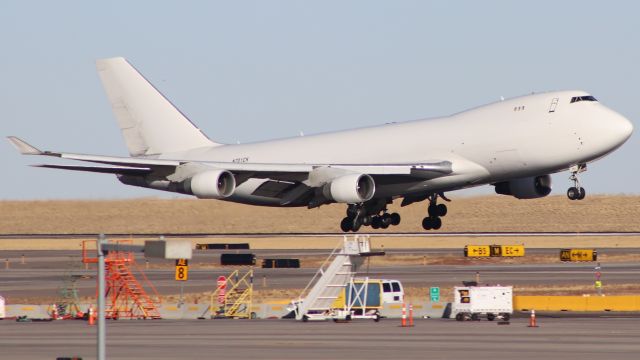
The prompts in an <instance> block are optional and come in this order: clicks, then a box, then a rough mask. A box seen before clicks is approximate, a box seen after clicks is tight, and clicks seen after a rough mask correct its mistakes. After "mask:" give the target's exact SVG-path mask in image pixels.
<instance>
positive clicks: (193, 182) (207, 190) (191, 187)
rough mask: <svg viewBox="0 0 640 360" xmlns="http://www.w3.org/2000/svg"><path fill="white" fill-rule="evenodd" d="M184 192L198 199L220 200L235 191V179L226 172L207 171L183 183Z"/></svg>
mask: <svg viewBox="0 0 640 360" xmlns="http://www.w3.org/2000/svg"><path fill="white" fill-rule="evenodd" d="M183 187H184V192H185V193H187V194H192V195H195V196H197V197H198V198H199V199H222V198H226V197H228V196H230V195H231V194H233V192H234V191H235V189H236V179H235V177H233V174H232V173H230V172H229V171H227V170H207V171H203V172H200V173H197V174H195V175H194V176H193V177H191V178H189V179H187V180H185V181H184V182H183Z"/></svg>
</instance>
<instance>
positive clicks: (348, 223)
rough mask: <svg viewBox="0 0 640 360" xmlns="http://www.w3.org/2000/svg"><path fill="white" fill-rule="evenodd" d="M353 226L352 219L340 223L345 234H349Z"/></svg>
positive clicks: (345, 219)
mask: <svg viewBox="0 0 640 360" xmlns="http://www.w3.org/2000/svg"><path fill="white" fill-rule="evenodd" d="M351 224H353V219H351V218H350V217H345V218H344V219H342V221H341V222H340V229H341V230H342V231H343V232H349V231H351Z"/></svg>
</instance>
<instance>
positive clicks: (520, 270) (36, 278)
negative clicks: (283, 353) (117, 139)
mask: <svg viewBox="0 0 640 360" xmlns="http://www.w3.org/2000/svg"><path fill="white" fill-rule="evenodd" d="M599 251H600V253H601V254H602V253H608V254H614V253H617V254H620V253H624V254H634V253H635V254H638V253H640V249H621V248H615V249H600V250H599ZM253 252H254V253H256V254H257V255H258V257H259V258H265V257H278V256H290V257H296V256H313V255H317V256H320V255H323V254H326V250H304V251H299V250H297V251H273V250H268V251H267V250H257V251H253ZM388 253H390V254H398V255H407V254H411V255H414V256H415V255H420V254H424V255H452V254H459V253H460V251H458V250H451V249H426V250H406V249H403V250H388ZM527 253H528V254H529V255H532V254H545V253H548V254H554V255H555V254H557V253H558V250H557V249H556V250H551V249H532V250H531V251H529V250H528V252H527ZM22 254H24V255H25V257H26V264H24V265H23V264H20V257H21V255H22ZM219 255H220V252H217V251H196V252H195V253H194V258H193V259H192V260H191V262H192V264H194V263H201V264H207V263H209V264H217V263H219ZM323 256H324V255H323ZM2 258H9V259H10V261H11V265H10V269H9V270H5V269H3V268H0V293H1V294H2V295H3V296H4V297H6V298H8V299H9V301H11V299H12V298H16V297H19V298H25V297H29V298H32V297H33V298H37V297H50V298H54V297H55V296H56V291H57V289H58V287H60V286H61V285H62V284H63V278H64V276H65V274H68V273H69V269H73V271H72V273H73V274H77V275H84V276H85V278H84V279H80V280H78V281H77V287H78V289H79V294H80V296H93V295H94V294H95V280H94V278H93V277H94V276H95V272H96V271H95V264H92V270H89V271H86V270H84V267H83V264H82V263H81V262H80V258H79V251H53V250H52V251H3V252H2V253H1V254H0V260H1V259H2ZM138 262H139V263H140V264H144V259H142V258H141V259H140V260H139V261H138ZM303 262H304V260H303ZM151 265H152V268H151V269H150V270H147V271H146V274H147V276H148V278H149V279H150V280H151V281H152V282H153V284H154V286H155V287H156V288H157V289H158V291H159V292H160V293H161V294H177V293H179V292H180V285H181V284H180V283H178V282H176V281H175V280H174V269H173V267H172V263H171V262H170V261H165V260H152V262H151ZM157 265H162V266H163V268H161V269H158V268H154V266H157ZM230 271H231V268H220V267H216V268H213V267H212V268H208V269H197V268H195V267H193V266H192V267H191V269H190V271H189V281H187V282H185V283H184V284H182V285H184V291H185V292H186V293H199V292H205V291H210V290H212V288H213V287H214V286H215V285H214V284H215V280H216V279H217V277H218V276H219V275H227V274H228V273H229V272H230ZM315 271H316V268H301V269H261V268H259V267H257V268H256V269H255V277H254V282H255V284H256V287H257V289H261V288H262V287H263V284H264V283H266V285H267V287H268V288H270V289H290V288H303V287H304V286H305V285H306V284H307V282H308V281H309V280H310V279H311V278H312V276H313V274H314V272H315ZM476 272H478V273H479V274H480V280H481V282H482V283H490V284H509V285H562V284H567V285H569V284H588V285H591V284H592V283H593V279H594V263H560V262H557V263H551V264H497V263H494V262H492V261H491V260H486V264H482V263H478V262H477V261H476V262H475V263H469V264H458V265H427V266H422V265H402V264H393V265H385V266H371V267H369V268H367V266H366V265H365V266H363V267H362V268H361V271H360V274H361V275H363V276H364V275H368V276H371V277H383V278H393V279H398V280H401V281H402V282H403V283H404V284H405V286H409V287H411V286H413V287H428V286H441V287H450V286H453V285H459V284H461V282H462V281H469V280H474V279H475V277H476ZM601 272H602V280H603V282H604V284H605V290H606V286H607V285H610V284H628V283H638V282H639V281H640V263H637V262H623V263H602V269H601ZM11 302H14V301H11ZM14 303H15V302H14Z"/></svg>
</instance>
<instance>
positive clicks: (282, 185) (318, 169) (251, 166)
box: [8, 136, 453, 205]
mask: <svg viewBox="0 0 640 360" xmlns="http://www.w3.org/2000/svg"><path fill="white" fill-rule="evenodd" d="M8 140H9V141H10V142H11V144H12V145H13V146H14V147H15V148H16V149H17V150H18V151H19V152H20V153H21V154H23V155H42V156H51V157H57V158H60V159H67V160H77V161H84V162H90V163H95V164H103V165H106V166H79V165H58V164H42V165H33V166H35V167H43V168H51V169H62V170H72V171H85V172H95V173H107V174H114V175H118V176H122V175H130V176H136V177H145V176H151V177H154V178H163V179H167V180H170V181H175V182H181V181H183V180H185V179H188V178H189V177H190V176H193V175H194V174H196V173H198V172H200V171H205V170H207V169H211V168H214V169H221V170H227V171H229V172H231V173H233V174H234V176H235V177H236V183H237V184H242V183H244V182H245V181H247V180H249V179H266V182H264V183H262V185H261V186H259V187H258V188H256V189H255V191H254V193H252V195H255V196H262V197H269V198H273V199H277V201H278V202H279V203H280V204H281V205H287V204H290V203H294V202H296V201H297V200H299V199H303V198H307V197H309V196H311V194H313V193H314V190H313V189H314V188H315V187H316V186H320V185H321V184H322V182H320V183H318V181H315V180H314V181H311V178H312V177H313V176H312V174H315V173H326V172H329V173H338V174H344V173H359V174H367V175H370V176H372V177H373V178H374V179H375V181H376V182H378V181H382V182H394V181H404V182H407V181H423V180H429V179H434V178H437V177H442V176H447V175H450V174H452V173H453V169H452V163H451V162H450V161H429V162H424V163H419V164H286V163H234V162H217V161H192V160H166V159H154V158H145V157H139V158H138V157H117V156H102V155H88V154H76V153H64V152H55V151H42V150H40V149H38V148H36V147H35V146H33V145H30V144H29V143H27V142H26V141H24V140H22V139H20V138H17V137H15V136H10V137H8Z"/></svg>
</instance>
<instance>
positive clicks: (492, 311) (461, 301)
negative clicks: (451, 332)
mask: <svg viewBox="0 0 640 360" xmlns="http://www.w3.org/2000/svg"><path fill="white" fill-rule="evenodd" d="M453 293H454V294H453V298H454V300H453V304H452V309H451V312H452V315H453V316H455V318H456V320H458V321H464V320H480V317H481V316H484V317H486V318H487V320H489V321H493V320H495V319H501V320H504V321H508V320H509V319H510V318H511V314H513V287H511V286H456V287H454V290H453Z"/></svg>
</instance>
